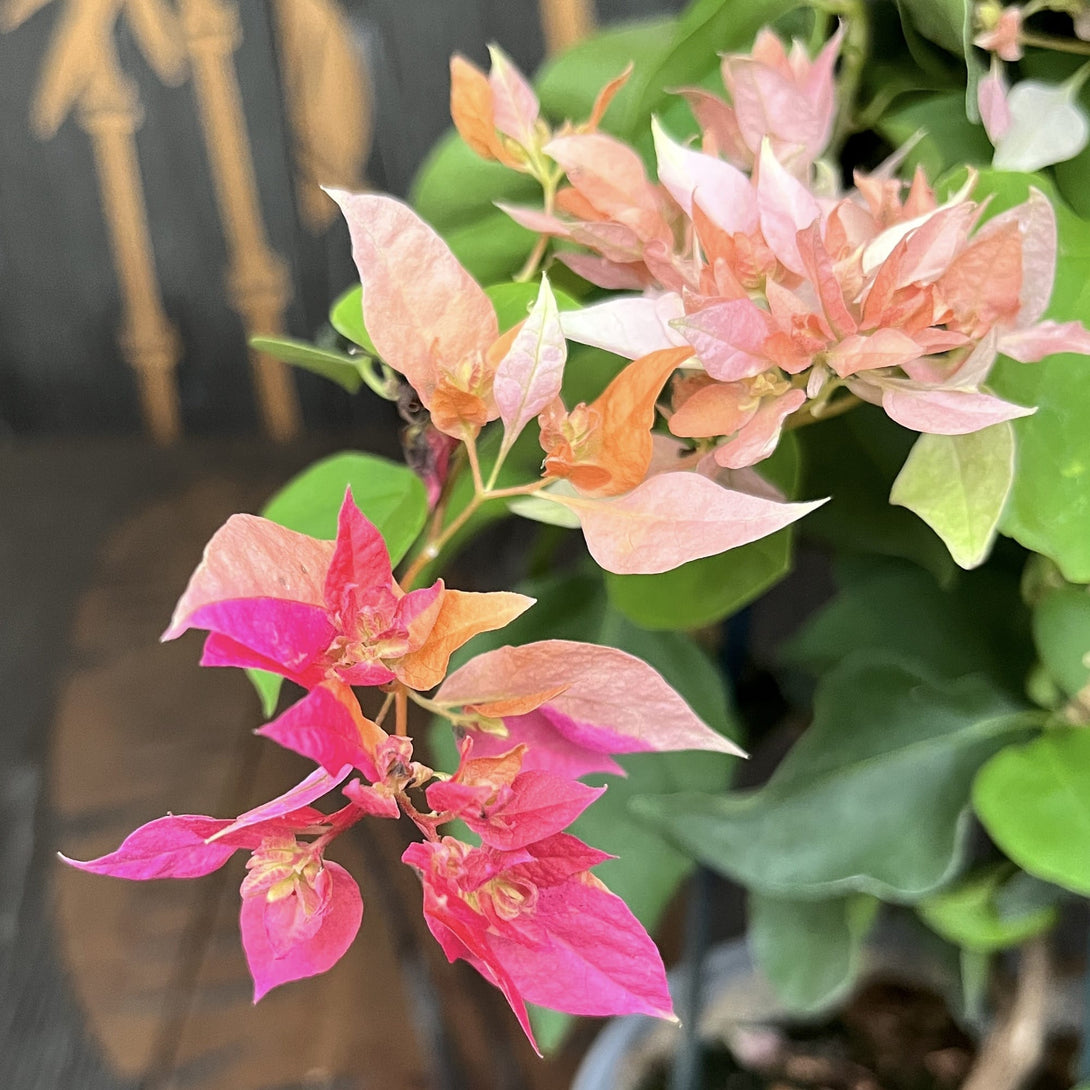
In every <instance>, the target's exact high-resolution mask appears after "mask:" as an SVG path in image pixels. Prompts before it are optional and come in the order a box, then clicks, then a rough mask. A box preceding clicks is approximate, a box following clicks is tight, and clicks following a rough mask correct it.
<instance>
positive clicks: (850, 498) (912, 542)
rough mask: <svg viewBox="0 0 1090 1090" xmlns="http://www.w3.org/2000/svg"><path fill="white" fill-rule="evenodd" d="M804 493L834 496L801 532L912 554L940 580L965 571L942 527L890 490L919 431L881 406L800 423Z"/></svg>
mask: <svg viewBox="0 0 1090 1090" xmlns="http://www.w3.org/2000/svg"><path fill="white" fill-rule="evenodd" d="M796 434H797V435H798V440H799V446H800V447H801V461H802V477H803V480H802V495H804V496H831V497H832V499H831V500H830V501H829V502H828V503H826V504H824V505H823V506H821V507H819V508H818V509H817V510H816V511H813V512H811V513H810V514H809V515H807V516H806V518H805V519H804V520H803V522H802V523H800V526H799V529H800V532H801V533H802V534H803V535H804V536H807V537H816V538H818V539H819V540H821V541H823V542H825V543H826V544H829V545H832V546H834V547H835V548H836V549H838V550H843V551H848V552H867V553H877V554H878V555H880V556H899V557H904V558H905V559H906V560H912V561H914V562H915V563H917V564H919V565H920V566H921V567H924V568H926V569H927V570H928V571H930V572H932V573H933V574H934V576H935V577H936V578H937V579H939V580H940V581H946V580H949V579H950V578H952V577H953V575H954V573H955V572H956V571H957V568H956V567H955V565H954V563H953V561H952V560H951V559H950V553H949V551H948V550H947V548H946V546H945V545H943V543H942V541H941V540H940V539H939V538H938V537H936V535H935V533H934V532H933V531H932V530H931V529H930V528H929V527H928V526H926V525H925V524H924V523H922V522H921V521H920V520H919V519H918V518H915V517H914V516H913V515H911V514H910V513H909V512H908V511H906V510H904V509H902V508H898V507H891V506H890V503H889V492H890V489H891V488H892V487H893V481H894V478H895V477H896V476H897V473H898V472H899V470H900V468H901V466H903V465H904V462H905V458H907V457H908V452H909V449H910V448H911V446H912V441H913V439H914V436H913V434H912V432H910V431H907V430H906V429H905V428H902V427H899V426H898V425H897V424H895V423H894V422H893V421H892V420H890V419H889V417H888V416H886V414H885V413H884V412H882V410H881V409H879V408H878V407H876V406H874V405H860V406H858V407H856V408H854V409H853V410H852V411H851V412H849V413H844V414H843V415H842V416H838V417H834V418H833V419H831V420H823V421H822V422H821V423H819V424H815V425H813V426H812V427H808V428H800V429H799V431H798V432H797V433H796Z"/></svg>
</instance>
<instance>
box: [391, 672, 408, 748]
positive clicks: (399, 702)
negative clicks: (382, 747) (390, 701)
mask: <svg viewBox="0 0 1090 1090" xmlns="http://www.w3.org/2000/svg"><path fill="white" fill-rule="evenodd" d="M394 709H395V710H394V724H395V726H394V731H395V733H396V734H397V735H398V736H399V737H401V738H405V737H407V736H408V733H409V698H408V693H407V691H406V689H405V686H404V685H401V684H398V687H397V688H396V689H395V690H394Z"/></svg>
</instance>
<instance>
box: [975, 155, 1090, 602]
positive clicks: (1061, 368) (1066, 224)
mask: <svg viewBox="0 0 1090 1090" xmlns="http://www.w3.org/2000/svg"><path fill="white" fill-rule="evenodd" d="M1031 185H1034V186H1036V187H1037V188H1039V189H1041V190H1043V192H1044V193H1045V195H1046V196H1048V197H1049V198H1050V199H1051V200H1052V202H1053V205H1054V207H1055V208H1056V219H1057V225H1058V231H1059V254H1058V259H1057V265H1056V284H1055V287H1054V289H1053V292H1052V302H1051V303H1050V304H1049V308H1048V317H1050V318H1053V319H1055V320H1057V321H1066V320H1069V319H1077V320H1080V321H1084V322H1086V321H1090V223H1088V222H1087V221H1086V220H1083V219H1081V218H1080V217H1078V216H1076V215H1075V213H1074V212H1072V211H1071V210H1070V209H1069V208H1067V207H1066V206H1065V205H1064V204H1063V203H1062V201H1060V200H1059V198H1058V197H1057V196H1056V193H1055V189H1054V187H1053V186H1052V185H1051V184H1050V183H1049V182H1048V181H1047V179H1045V178H1042V177H1041V176H1039V175H1026V174H1014V173H1010V172H1003V171H984V172H983V173H982V174H981V178H980V182H979V184H978V186H977V189H976V192H975V196H976V197H977V198H978V199H980V198H983V197H984V196H986V195H991V196H992V198H993V200H992V203H991V204H990V205H989V207H988V213H989V214H995V213H997V212H1001V211H1003V210H1004V209H1006V208H1010V207H1012V206H1013V205H1015V204H1018V203H1020V202H1021V201H1023V200H1025V199H1026V196H1027V194H1028V192H1029V187H1030V186H1031ZM1088 382H1090V360H1087V358H1086V357H1085V356H1078V355H1073V354H1064V355H1057V356H1050V357H1048V358H1047V359H1045V360H1042V361H1041V362H1040V363H1033V364H1022V363H1017V362H1015V361H1014V360H1008V359H1000V361H999V362H998V363H997V364H996V367H995V369H994V370H993V371H992V374H991V377H990V380H989V385H990V386H992V388H993V389H994V390H995V392H996V393H997V394H999V395H1000V396H1001V397H1005V398H1007V399H1008V400H1010V401H1016V402H1018V403H1020V404H1023V405H1037V406H1038V409H1037V412H1036V413H1034V414H1033V415H1032V416H1027V417H1023V418H1022V419H1020V420H1017V421H1015V423H1014V430H1015V434H1016V436H1017V439H1018V462H1017V468H1016V472H1015V478H1014V487H1013V489H1012V490H1011V497H1010V502H1009V503H1008V505H1007V508H1006V511H1005V512H1004V514H1003V518H1002V519H1001V520H1000V523H999V528H1000V530H1001V531H1002V532H1003V533H1005V534H1008V535H1009V536H1011V537H1013V538H1016V539H1017V540H1018V541H1020V542H1021V543H1022V544H1023V545H1025V546H1026V548H1028V549H1031V550H1033V551H1034V552H1039V553H1044V554H1045V556H1048V557H1050V558H1051V559H1052V560H1054V561H1055V562H1056V564H1057V565H1059V567H1060V570H1061V571H1062V572H1063V574H1064V576H1065V577H1066V578H1067V579H1068V580H1070V581H1071V582H1072V583H1090V397H1087V396H1085V393H1083V391H1085V390H1086V389H1087V384H1088Z"/></svg>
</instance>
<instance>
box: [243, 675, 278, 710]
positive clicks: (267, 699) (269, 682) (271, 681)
mask: <svg viewBox="0 0 1090 1090" xmlns="http://www.w3.org/2000/svg"><path fill="white" fill-rule="evenodd" d="M246 676H247V677H248V678H249V679H250V684H251V685H252V686H253V687H254V688H255V689H256V690H257V698H258V700H260V701H261V714H262V715H263V716H264V717H265V718H266V719H271V718H272V715H273V712H275V711H276V709H277V706H278V705H279V704H280V688H281V686H282V685H283V684H284V679H283V678H282V677H281V676H280V675H279V674H270V673H269V671H268V670H256V669H254V668H253V667H249V666H248V667H247V668H246Z"/></svg>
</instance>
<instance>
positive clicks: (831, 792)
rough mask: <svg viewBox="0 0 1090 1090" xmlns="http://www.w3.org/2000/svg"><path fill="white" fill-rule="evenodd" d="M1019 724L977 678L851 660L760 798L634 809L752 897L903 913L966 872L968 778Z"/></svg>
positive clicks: (694, 796) (836, 673)
mask: <svg viewBox="0 0 1090 1090" xmlns="http://www.w3.org/2000/svg"><path fill="white" fill-rule="evenodd" d="M1028 721H1029V720H1028V719H1027V715H1026V713H1018V712H1016V711H1015V710H1014V707H1013V706H1012V704H1011V703H1009V702H1008V701H1007V700H1005V699H1004V698H1002V697H1000V695H999V694H998V693H996V692H995V690H994V689H993V688H992V686H990V685H988V684H986V683H985V682H984V681H982V680H981V679H980V678H975V677H969V678H962V679H960V680H957V681H940V680H937V679H934V678H931V677H928V676H927V675H925V674H923V673H921V672H919V671H918V670H915V669H910V668H908V667H906V666H904V665H902V664H900V663H898V662H896V661H893V660H889V659H882V658H881V657H879V656H876V655H874V656H868V655H857V656H854V657H853V658H851V659H849V660H848V661H847V662H844V663H843V664H841V665H840V666H839V667H837V668H836V669H835V670H833V671H832V672H831V673H829V674H827V675H826V676H825V677H824V678H823V679H822V682H821V684H820V685H819V687H818V690H817V694H816V696H815V701H814V720H813V723H812V725H811V726H810V727H809V729H808V730H807V731H806V733H805V734H803V736H802V737H801V738H800V739H799V741H798V742H797V743H796V744H795V746H794V747H793V748H792V750H791V751H790V752H789V753H788V755H787V757H786V758H785V759H784V760H783V762H782V763H781V764H780V766H779V767H778V768H777V769H776V771H775V772H774V773H773V775H772V778H771V779H770V780H769V782H768V783H767V784H766V785H765V786H764V787H763V788H760V789H758V790H755V791H745V792H731V793H729V794H724V795H719V796H715V795H701V794H698V793H692V792H686V793H685V794H680V795H673V796H660V797H658V798H645V799H640V800H637V801H636V802H635V803H634V806H636V807H637V812H638V813H640V814H642V815H643V816H644V817H646V818H647V819H648V821H649V822H651V823H653V824H654V826H655V827H656V828H658V829H660V830H662V831H663V832H665V833H666V834H667V835H668V836H669V837H670V838H671V839H672V840H673V841H675V843H677V844H678V846H679V847H681V848H683V849H684V850H686V851H688V852H690V853H692V855H693V856H694V857H695V858H697V859H699V860H701V861H702V862H704V863H706V864H708V865H709V866H711V867H714V868H715V869H717V870H719V871H721V872H722V873H724V874H726V875H728V876H730V877H732V878H734V879H736V880H737V881H740V882H742V883H743V884H744V885H746V886H747V887H749V888H750V889H754V890H757V891H758V892H761V893H766V894H769V895H772V896H780V897H787V898H794V899H808V898H821V897H828V896H831V895H834V894H843V893H847V892H849V891H856V892H862V893H870V894H873V895H875V896H878V897H881V898H883V899H884V900H893V901H906V902H912V901H915V900H918V899H919V898H920V897H922V896H925V895H927V894H928V893H930V892H932V891H933V890H935V889H936V888H938V887H939V886H941V885H943V884H944V883H946V882H948V881H949V880H950V879H951V878H952V877H953V875H954V874H956V873H957V871H958V869H959V868H960V867H961V865H962V863H963V860H964V854H965V848H966V837H967V833H968V831H969V822H968V803H969V789H970V785H971V783H972V779H973V776H974V775H975V773H976V771H977V769H978V768H979V767H980V766H981V765H982V764H983V763H984V762H985V761H986V760H988V758H989V757H991V756H992V755H993V754H994V753H995V752H996V750H997V749H998V748H999V747H1000V746H1002V745H1003V744H1004V743H1005V742H1006V741H1009V740H1010V739H1011V738H1012V737H1016V736H1018V735H1019V734H1021V733H1022V732H1023V731H1024V730H1025V729H1026V724H1027V722H1028ZM906 831H910V835H908V834H907V833H906Z"/></svg>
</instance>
